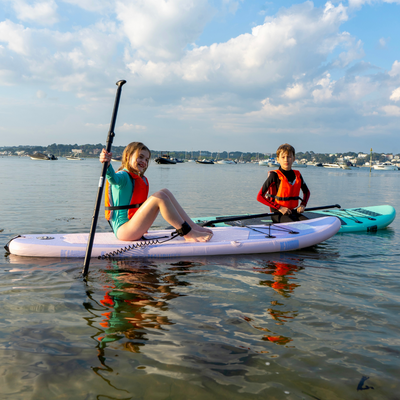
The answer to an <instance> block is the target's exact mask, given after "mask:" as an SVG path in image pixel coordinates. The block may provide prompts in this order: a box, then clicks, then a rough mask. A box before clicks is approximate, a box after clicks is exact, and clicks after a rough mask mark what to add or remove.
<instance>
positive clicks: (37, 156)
mask: <svg viewBox="0 0 400 400" xmlns="http://www.w3.org/2000/svg"><path fill="white" fill-rule="evenodd" d="M28 156H29V157H30V158H31V160H39V161H40V160H50V158H49V156H47V155H46V154H43V153H39V152H35V153H33V154H28Z"/></svg>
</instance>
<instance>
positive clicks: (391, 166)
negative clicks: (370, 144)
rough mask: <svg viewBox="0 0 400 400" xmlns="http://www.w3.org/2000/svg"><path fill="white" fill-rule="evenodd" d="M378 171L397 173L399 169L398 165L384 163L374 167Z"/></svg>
mask: <svg viewBox="0 0 400 400" xmlns="http://www.w3.org/2000/svg"><path fill="white" fill-rule="evenodd" d="M372 168H373V169H376V170H383V171H397V170H398V169H399V168H398V167H396V165H394V164H392V163H391V162H388V161H387V162H384V163H382V164H376V165H374V166H373V167H372Z"/></svg>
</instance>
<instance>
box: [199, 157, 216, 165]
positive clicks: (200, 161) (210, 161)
mask: <svg viewBox="0 0 400 400" xmlns="http://www.w3.org/2000/svg"><path fill="white" fill-rule="evenodd" d="M196 164H210V165H211V164H214V161H212V160H206V159H205V158H204V159H203V160H196Z"/></svg>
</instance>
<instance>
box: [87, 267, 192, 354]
mask: <svg viewBox="0 0 400 400" xmlns="http://www.w3.org/2000/svg"><path fill="white" fill-rule="evenodd" d="M192 266H193V264H192V263H179V262H178V263H176V264H172V265H171V266H170V267H169V268H168V269H167V270H163V269H160V268H159V265H158V266H155V265H152V264H145V263H143V262H142V261H133V260H128V261H125V260H124V261H110V262H109V263H108V265H107V266H106V268H105V269H102V270H100V271H99V273H100V274H101V276H100V279H98V281H101V284H102V291H103V297H102V298H101V299H100V300H98V301H97V309H98V311H100V313H99V314H98V315H97V317H98V318H100V319H101V320H100V322H98V325H99V326H100V330H99V333H98V334H97V335H96V338H97V340H98V342H99V346H98V348H99V350H100V355H103V350H104V349H105V348H106V347H107V346H109V345H110V344H111V343H113V342H118V345H119V346H121V347H122V348H123V349H124V350H128V351H130V352H133V353H140V350H141V347H142V346H144V345H145V344H146V342H147V341H148V340H149V338H148V336H149V334H150V333H151V332H152V331H153V330H155V331H163V330H166V329H168V328H167V327H168V325H173V324H174V323H173V322H172V321H171V320H170V319H169V317H168V316H167V315H166V312H167V311H168V309H169V307H168V302H169V301H170V300H172V299H174V298H176V297H180V296H184V295H183V294H181V293H178V292H177V291H176V290H174V288H176V287H178V286H188V285H189V283H187V282H186V281H183V280H182V276H183V275H185V274H186V273H187V271H189V269H190V268H191V267H192ZM88 295H89V294H88ZM90 296H91V298H92V300H93V296H92V294H90ZM86 307H87V306H86ZM153 333H154V332H153Z"/></svg>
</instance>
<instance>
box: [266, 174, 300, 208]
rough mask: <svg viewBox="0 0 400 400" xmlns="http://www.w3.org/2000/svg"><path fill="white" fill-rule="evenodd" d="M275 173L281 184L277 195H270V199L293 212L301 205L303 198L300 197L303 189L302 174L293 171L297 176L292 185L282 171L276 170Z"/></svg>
mask: <svg viewBox="0 0 400 400" xmlns="http://www.w3.org/2000/svg"><path fill="white" fill-rule="evenodd" d="M274 172H276V173H277V175H278V178H279V180H280V181H281V183H280V185H279V188H278V192H277V194H276V195H271V194H268V197H271V198H273V199H274V200H275V202H276V203H278V204H279V205H280V206H283V207H287V208H289V209H291V210H293V209H294V208H296V207H297V206H298V205H299V200H301V197H299V194H300V189H301V174H300V172H299V171H296V170H293V172H294V173H295V175H296V180H295V182H294V183H293V185H291V184H290V183H289V181H288V180H287V178H286V176H285V175H284V174H283V173H282V172H281V171H279V170H276V171H274Z"/></svg>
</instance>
